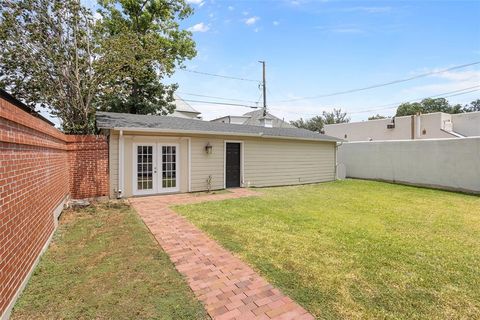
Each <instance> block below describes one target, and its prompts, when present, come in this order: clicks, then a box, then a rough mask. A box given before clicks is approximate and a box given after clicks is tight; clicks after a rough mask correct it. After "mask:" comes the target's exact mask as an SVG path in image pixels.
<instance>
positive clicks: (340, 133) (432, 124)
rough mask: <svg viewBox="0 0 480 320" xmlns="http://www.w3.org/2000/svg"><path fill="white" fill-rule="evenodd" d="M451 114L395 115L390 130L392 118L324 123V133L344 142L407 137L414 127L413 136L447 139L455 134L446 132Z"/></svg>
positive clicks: (450, 123) (404, 138)
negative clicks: (393, 124) (393, 125)
mask: <svg viewBox="0 0 480 320" xmlns="http://www.w3.org/2000/svg"><path fill="white" fill-rule="evenodd" d="M451 117H452V116H451V115H450V114H447V113H441V112H436V113H429V114H422V115H420V116H414V117H413V118H414V120H413V123H412V116H405V117H396V118H395V128H393V129H388V128H387V125H388V124H391V123H392V119H380V120H369V121H362V122H350V123H338V124H329V125H325V134H326V135H329V136H332V137H337V138H340V139H345V140H347V141H370V140H373V141H376V140H410V139H411V138H412V126H413V134H414V138H415V139H440V138H446V139H448V138H454V137H455V136H454V135H453V134H450V133H448V132H446V130H448V129H451V128H452V127H454V125H453V124H452V118H451ZM467 122H468V120H465V121H463V122H462V123H464V124H463V126H464V127H468V128H470V127H471V126H472V124H471V123H467ZM453 129H454V130H455V128H453ZM478 130H480V129H478ZM460 133H461V132H460ZM467 136H471V135H470V134H469V135H467Z"/></svg>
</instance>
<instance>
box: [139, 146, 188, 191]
mask: <svg viewBox="0 0 480 320" xmlns="http://www.w3.org/2000/svg"><path fill="white" fill-rule="evenodd" d="M133 147H134V148H133V153H134V155H133V156H134V168H133V169H134V175H133V191H134V194H135V195H145V194H155V193H167V192H177V191H179V190H180V186H179V166H178V163H179V147H178V144H170V143H135V144H134V146H133Z"/></svg>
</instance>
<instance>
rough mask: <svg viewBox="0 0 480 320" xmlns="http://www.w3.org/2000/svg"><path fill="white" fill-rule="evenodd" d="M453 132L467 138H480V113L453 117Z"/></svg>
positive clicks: (460, 114) (461, 114) (454, 115)
mask: <svg viewBox="0 0 480 320" xmlns="http://www.w3.org/2000/svg"><path fill="white" fill-rule="evenodd" d="M452 122H453V130H454V131H455V132H458V133H460V134H463V135H464V136H467V137H473V136H480V111H479V112H469V113H459V114H453V115H452Z"/></svg>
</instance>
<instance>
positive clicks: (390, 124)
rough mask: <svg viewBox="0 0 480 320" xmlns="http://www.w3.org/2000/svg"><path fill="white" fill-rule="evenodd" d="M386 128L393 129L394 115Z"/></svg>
mask: <svg viewBox="0 0 480 320" xmlns="http://www.w3.org/2000/svg"><path fill="white" fill-rule="evenodd" d="M387 129H395V117H393V118H392V123H389V124H387Z"/></svg>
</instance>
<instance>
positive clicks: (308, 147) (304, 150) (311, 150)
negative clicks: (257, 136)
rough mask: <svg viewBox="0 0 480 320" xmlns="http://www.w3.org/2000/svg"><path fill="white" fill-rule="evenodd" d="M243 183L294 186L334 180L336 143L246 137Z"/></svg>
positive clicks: (249, 184)
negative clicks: (248, 138)
mask: <svg viewBox="0 0 480 320" xmlns="http://www.w3.org/2000/svg"><path fill="white" fill-rule="evenodd" d="M244 150H245V155H244V161H245V164H244V168H245V173H244V178H245V181H244V184H245V186H253V187H265V186H280V185H294V184H304V183H313V182H323V181H331V180H334V179H335V143H329V142H307V141H292V140H281V141H280V140H274V139H271V140H266V139H262V140H245V145H244Z"/></svg>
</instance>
